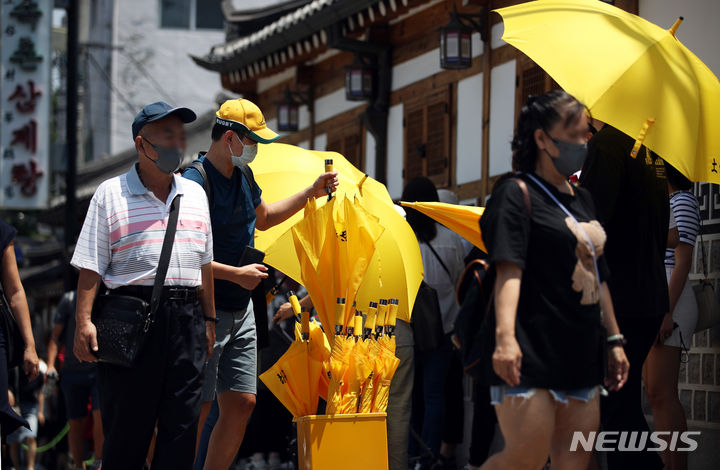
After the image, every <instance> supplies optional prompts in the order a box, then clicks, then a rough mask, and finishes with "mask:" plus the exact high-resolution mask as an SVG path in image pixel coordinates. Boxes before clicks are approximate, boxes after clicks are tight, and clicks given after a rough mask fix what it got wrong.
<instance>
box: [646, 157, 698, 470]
mask: <svg viewBox="0 0 720 470" xmlns="http://www.w3.org/2000/svg"><path fill="white" fill-rule="evenodd" d="M665 171H666V174H667V182H668V191H669V192H670V209H671V215H672V216H673V217H672V218H673V219H675V223H676V224H677V230H678V235H679V240H678V243H677V245H676V246H675V247H674V248H668V249H667V250H665V273H666V275H667V282H668V292H669V299H670V309H669V312H671V313H666V314H665V316H664V318H663V322H662V324H661V326H660V331H659V332H658V335H657V339H656V341H655V342H654V343H653V346H652V348H651V349H650V353H649V354H648V357H647V359H646V360H645V365H644V366H643V382H644V383H645V391H646V392H647V396H648V400H649V402H650V407H651V408H652V413H653V427H654V428H655V430H656V431H666V432H679V433H682V432H684V431H687V420H686V418H685V411H684V410H683V407H682V404H680V399H679V397H678V376H679V374H680V361H681V357H683V355H684V356H685V357H687V352H688V351H689V349H690V344H691V342H692V336H693V334H694V333H695V325H696V324H697V318H698V306H697V302H696V300H695V293H694V292H693V289H692V286H691V284H690V281H689V279H688V274H689V273H690V268H691V267H692V260H693V249H694V247H695V241H696V238H697V235H698V233H699V232H700V204H699V203H698V200H697V198H696V197H695V195H694V194H693V193H692V192H691V190H692V182H690V180H688V179H687V178H686V177H685V176H684V175H683V174H682V173H680V172H679V171H677V170H676V169H675V168H674V167H673V166H672V165H670V164H669V163H667V162H666V163H665ZM699 260H700V262H702V263H706V260H705V259H704V257H700V258H699ZM660 438H661V439H663V437H660ZM669 440H670V436H669V435H668V436H667V442H668V446H667V449H666V450H664V451H663V453H662V454H661V457H662V459H663V463H664V464H665V469H666V470H684V469H686V468H688V467H687V452H676V451H673V450H670V449H672V448H673V447H672V446H670V442H669Z"/></svg>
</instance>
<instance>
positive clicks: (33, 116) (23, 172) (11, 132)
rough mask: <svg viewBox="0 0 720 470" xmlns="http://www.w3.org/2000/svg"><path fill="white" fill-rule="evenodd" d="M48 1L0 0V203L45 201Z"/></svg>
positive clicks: (39, 204)
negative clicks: (0, 36) (0, 38)
mask: <svg viewBox="0 0 720 470" xmlns="http://www.w3.org/2000/svg"><path fill="white" fill-rule="evenodd" d="M52 6H53V0H0V26H1V27H2V30H1V31H0V34H2V40H1V41H0V44H1V46H0V120H1V121H0V122H1V123H2V124H1V125H0V209H24V210H26V209H43V208H46V207H47V204H48V189H49V179H50V171H49V163H50V102H51V99H52V95H51V88H50V61H51V57H50V54H51V51H50V37H51V31H52V28H51V17H52Z"/></svg>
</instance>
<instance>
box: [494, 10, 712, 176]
mask: <svg viewBox="0 0 720 470" xmlns="http://www.w3.org/2000/svg"><path fill="white" fill-rule="evenodd" d="M496 11H497V12H498V13H499V14H500V15H502V17H503V21H504V23H505V33H504V34H503V39H504V40H505V41H507V42H508V43H510V44H512V45H514V46H515V47H517V48H518V49H520V50H521V51H523V52H524V53H525V54H527V55H528V56H529V57H530V58H531V59H532V60H534V61H535V62H537V63H538V64H539V65H540V66H541V67H543V68H544V69H545V70H546V71H547V72H548V73H549V74H550V75H551V76H552V77H553V78H554V79H555V81H557V82H558V84H560V86H562V87H563V88H564V89H565V90H566V91H567V92H568V93H571V94H572V95H574V96H575V97H577V98H578V99H579V100H580V101H582V102H583V103H585V104H586V105H587V106H588V107H589V108H590V110H591V111H592V114H593V116H595V117H597V118H598V119H600V120H602V121H605V122H607V123H609V124H611V125H612V126H614V127H616V128H618V129H620V130H621V131H622V132H624V133H625V134H628V135H630V136H634V137H638V142H636V146H635V148H634V152H635V153H637V150H639V148H640V143H642V138H643V137H644V143H645V145H647V146H648V147H649V148H650V149H651V150H653V151H654V152H656V153H657V154H658V155H660V156H661V157H662V158H663V159H664V160H666V161H668V162H669V163H671V164H672V165H673V166H674V167H675V168H677V169H678V170H680V171H681V172H682V173H683V174H685V175H686V176H687V177H688V178H690V179H691V180H693V181H709V182H712V183H720V173H718V171H720V168H719V167H718V164H720V161H718V160H720V139H718V138H717V129H720V106H718V103H720V82H719V81H718V78H717V77H716V76H715V75H714V74H713V72H712V71H710V69H708V68H707V66H706V65H705V64H703V63H702V61H700V59H698V58H697V57H696V56H695V55H694V54H693V53H692V52H691V51H690V50H689V49H687V48H686V47H685V46H684V45H683V44H682V43H681V42H680V41H678V40H677V38H676V37H675V30H676V29H677V27H678V25H679V23H680V20H679V21H678V22H676V23H675V25H673V27H672V28H670V29H669V30H665V29H662V28H660V27H659V26H656V25H654V24H652V23H650V22H649V21H646V20H644V19H642V18H640V17H638V16H636V15H633V14H630V13H627V12H625V11H623V10H621V9H619V8H616V7H614V6H612V5H609V4H607V3H606V2H599V1H597V0H537V1H534V2H527V3H522V4H519V5H515V6H511V7H507V8H501V9H499V10H496Z"/></svg>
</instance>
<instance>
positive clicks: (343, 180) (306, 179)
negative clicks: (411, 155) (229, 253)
mask: <svg viewBox="0 0 720 470" xmlns="http://www.w3.org/2000/svg"><path fill="white" fill-rule="evenodd" d="M326 159H332V160H333V167H334V169H335V170H336V171H337V172H338V182H339V185H338V188H337V191H336V192H335V195H336V196H339V195H347V196H350V197H352V196H354V195H356V194H357V195H361V196H363V197H373V198H374V199H375V200H376V201H378V202H382V203H384V204H386V205H389V206H392V199H391V198H390V195H389V194H388V192H387V188H385V186H384V185H382V184H381V183H378V182H377V181H375V180H374V179H372V178H368V177H367V175H365V174H364V173H363V172H361V171H360V170H358V169H357V168H355V167H354V166H353V165H352V164H350V162H348V161H347V160H346V159H345V158H344V157H343V156H342V155H340V154H339V153H335V152H318V151H314V150H306V149H303V148H301V147H296V146H294V145H288V144H281V143H278V142H274V143H272V144H267V145H264V144H260V145H258V155H257V157H256V158H255V160H253V162H252V163H251V164H250V168H251V169H252V170H253V174H254V175H255V179H256V181H257V183H258V185H259V186H260V189H262V197H263V199H264V200H265V202H268V203H270V202H276V201H280V200H282V199H285V198H287V197H289V196H292V195H293V194H297V193H298V192H300V191H302V190H303V189H305V188H307V187H308V186H310V185H311V184H313V183H314V182H315V180H316V179H317V177H318V176H320V175H321V174H322V173H323V172H324V171H325V160H326ZM317 202H318V206H321V205H322V204H325V203H326V202H327V198H326V197H322V198H318V200H317ZM302 218H303V211H300V212H298V213H297V214H295V215H293V216H292V217H290V218H289V219H288V220H286V221H284V222H283V223H281V224H278V225H276V226H275V227H272V228H271V229H268V230H265V231H261V230H256V232H255V246H256V247H257V248H258V249H259V250H262V251H264V252H265V261H266V262H267V263H268V264H270V265H272V261H273V259H274V257H282V256H283V254H284V252H286V251H287V250H288V249H290V248H291V245H292V240H285V242H284V244H279V245H278V244H275V242H276V241H277V240H278V238H280V237H281V236H282V235H283V234H284V233H285V232H287V231H288V230H289V229H290V227H292V226H293V225H295V224H296V223H297V222H298V221H300V220H301V219H302ZM272 245H274V246H273V248H270V247H271V246H272ZM285 274H287V275H289V276H290V277H291V278H293V279H295V280H299V269H297V267H296V268H295V269H294V270H291V271H288V272H285Z"/></svg>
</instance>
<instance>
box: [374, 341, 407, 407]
mask: <svg viewBox="0 0 720 470" xmlns="http://www.w3.org/2000/svg"><path fill="white" fill-rule="evenodd" d="M377 364H378V366H379V370H378V373H377V376H376V379H375V398H374V399H373V409H372V411H373V412H384V411H386V410H387V404H388V399H389V397H390V383H391V382H392V378H393V376H394V375H395V371H396V370H397V368H398V365H399V364H400V359H398V358H397V357H395V354H394V353H393V352H391V351H390V350H389V349H387V348H386V347H384V346H382V343H381V344H380V353H379V356H378V360H377Z"/></svg>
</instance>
